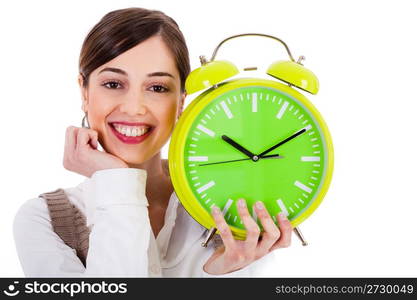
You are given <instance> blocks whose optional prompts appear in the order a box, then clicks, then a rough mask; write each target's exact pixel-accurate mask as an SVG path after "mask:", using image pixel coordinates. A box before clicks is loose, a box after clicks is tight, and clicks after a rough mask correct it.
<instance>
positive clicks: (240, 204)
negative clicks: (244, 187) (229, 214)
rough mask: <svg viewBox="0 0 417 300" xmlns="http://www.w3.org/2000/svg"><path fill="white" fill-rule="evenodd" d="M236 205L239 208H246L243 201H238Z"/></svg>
mask: <svg viewBox="0 0 417 300" xmlns="http://www.w3.org/2000/svg"><path fill="white" fill-rule="evenodd" d="M237 205H239V207H240V208H245V207H246V201H245V199H239V201H238V202H237Z"/></svg>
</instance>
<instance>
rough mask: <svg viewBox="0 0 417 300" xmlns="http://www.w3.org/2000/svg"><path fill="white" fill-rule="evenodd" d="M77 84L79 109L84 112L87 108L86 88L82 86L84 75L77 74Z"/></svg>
mask: <svg viewBox="0 0 417 300" xmlns="http://www.w3.org/2000/svg"><path fill="white" fill-rule="evenodd" d="M78 85H79V86H80V92H81V99H82V104H81V109H82V110H83V111H84V112H86V111H87V110H88V90H87V88H86V87H84V76H83V75H82V74H81V73H80V74H78Z"/></svg>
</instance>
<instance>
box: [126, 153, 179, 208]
mask: <svg viewBox="0 0 417 300" xmlns="http://www.w3.org/2000/svg"><path fill="white" fill-rule="evenodd" d="M128 165H129V168H137V169H143V170H146V172H147V179H146V197H147V198H148V201H149V206H150V208H154V207H165V206H167V205H168V201H169V197H170V196H171V194H172V192H173V187H172V184H171V180H170V178H169V175H168V174H167V173H166V172H165V171H164V166H163V161H162V159H161V152H158V153H157V154H155V155H154V156H153V157H152V158H151V159H149V160H147V161H146V162H143V163H141V164H128Z"/></svg>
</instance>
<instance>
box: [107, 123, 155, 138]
mask: <svg viewBox="0 0 417 300" xmlns="http://www.w3.org/2000/svg"><path fill="white" fill-rule="evenodd" d="M110 126H112V127H113V128H114V129H115V130H116V131H117V132H118V133H120V134H122V135H124V136H127V137H138V136H142V135H144V134H145V133H147V132H149V131H150V130H151V129H152V127H151V126H146V125H141V126H128V125H122V124H118V123H110Z"/></svg>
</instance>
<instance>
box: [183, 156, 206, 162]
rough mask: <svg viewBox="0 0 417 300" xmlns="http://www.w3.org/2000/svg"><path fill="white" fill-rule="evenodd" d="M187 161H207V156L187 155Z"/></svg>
mask: <svg viewBox="0 0 417 300" xmlns="http://www.w3.org/2000/svg"><path fill="white" fill-rule="evenodd" d="M188 161H208V156H189V157H188Z"/></svg>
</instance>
